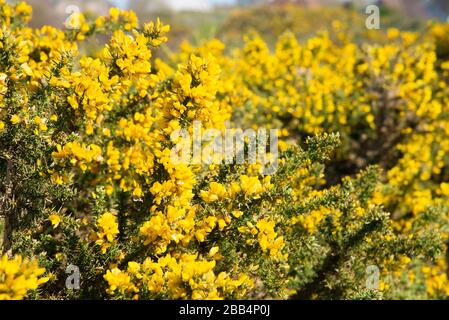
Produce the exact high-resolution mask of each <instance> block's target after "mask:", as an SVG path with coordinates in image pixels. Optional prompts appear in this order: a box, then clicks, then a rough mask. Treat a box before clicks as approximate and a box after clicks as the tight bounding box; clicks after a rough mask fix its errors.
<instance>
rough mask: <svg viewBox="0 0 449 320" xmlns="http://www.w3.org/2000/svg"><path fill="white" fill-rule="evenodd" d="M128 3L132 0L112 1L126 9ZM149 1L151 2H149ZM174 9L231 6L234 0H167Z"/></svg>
mask: <svg viewBox="0 0 449 320" xmlns="http://www.w3.org/2000/svg"><path fill="white" fill-rule="evenodd" d="M128 1H132V0H112V2H113V3H115V4H116V5H117V6H119V7H123V8H124V7H126V5H127V3H128ZM149 1H151V0H149ZM168 2H170V3H171V5H172V7H173V8H174V9H178V10H179V9H186V8H187V9H192V8H198V9H201V8H205V7H206V8H207V7H210V6H213V5H215V4H233V3H235V2H236V0H168Z"/></svg>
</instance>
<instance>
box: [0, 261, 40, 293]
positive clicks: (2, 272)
mask: <svg viewBox="0 0 449 320" xmlns="http://www.w3.org/2000/svg"><path fill="white" fill-rule="evenodd" d="M44 273H45V269H44V268H39V266H38V264H37V262H36V261H29V260H27V259H22V257H21V256H15V257H14V258H12V259H8V257H7V256H6V255H4V256H3V257H2V258H1V259H0V300H20V299H23V298H24V297H25V296H26V294H27V293H28V291H29V290H36V289H37V288H38V287H39V286H40V285H41V284H44V283H46V282H47V281H48V280H49V279H48V277H42V275H43V274H44Z"/></svg>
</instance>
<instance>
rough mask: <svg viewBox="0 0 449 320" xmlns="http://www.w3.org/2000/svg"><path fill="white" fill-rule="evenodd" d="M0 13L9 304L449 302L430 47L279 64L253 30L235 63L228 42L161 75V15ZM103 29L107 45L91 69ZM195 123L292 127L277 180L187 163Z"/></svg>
mask: <svg viewBox="0 0 449 320" xmlns="http://www.w3.org/2000/svg"><path fill="white" fill-rule="evenodd" d="M0 3H1V6H0V20H1V24H2V29H1V32H0V68H1V69H0V81H1V82H0V93H1V95H0V97H1V98H0V99H1V100H0V172H1V174H0V190H1V199H0V200H1V207H0V209H1V214H2V216H3V217H4V241H3V249H4V252H5V255H4V256H3V258H2V260H1V262H0V297H1V298H2V299H18V298H22V297H27V298H30V299H60V298H74V299H77V298H80V299H110V298H112V299H231V298H232V299H256V298H259V299H260V298H267V299H268V298H277V299H286V298H298V299H378V298H421V297H436V298H439V297H445V296H446V295H447V294H448V293H449V285H448V283H447V281H448V280H447V278H446V273H445V262H444V260H443V259H442V258H441V257H442V256H443V255H442V254H443V251H444V249H445V247H444V241H446V229H447V228H446V225H447V224H446V221H447V197H448V196H449V184H447V183H446V182H445V181H448V177H447V176H446V175H447V173H446V155H445V153H446V152H445V150H446V148H448V146H447V143H446V140H447V139H446V138H445V134H446V130H445V128H446V127H447V126H446V123H445V121H447V118H446V116H445V110H444V106H445V105H446V102H447V101H446V100H445V99H446V94H445V93H446V90H447V89H446V84H445V83H446V82H445V80H446V79H447V74H445V73H444V72H443V71H442V70H443V69H444V63H440V62H439V61H440V60H437V55H436V53H435V50H436V49H435V46H434V44H433V42H432V40H426V41H425V42H420V41H418V40H417V39H416V37H415V36H414V35H413V34H409V33H399V32H397V34H396V33H395V32H394V31H392V32H391V34H390V36H391V37H392V38H394V39H393V40H394V41H396V42H395V43H394V45H393V44H391V45H384V46H376V45H356V44H353V43H351V42H349V41H347V42H344V43H343V44H342V43H340V42H339V43H334V42H333V41H331V40H329V39H328V38H326V37H325V36H320V37H316V38H313V39H310V40H308V42H307V43H305V44H300V43H298V42H297V40H296V39H295V37H294V36H293V35H292V34H286V35H284V36H283V37H282V38H281V39H280V40H279V43H278V45H277V46H276V51H275V52H274V53H273V52H271V51H270V50H269V49H268V46H267V45H266V44H265V43H264V41H263V40H262V39H261V38H260V37H258V36H257V35H254V34H253V35H250V36H248V38H247V40H246V44H245V46H244V47H243V48H242V49H241V50H236V51H235V52H234V53H233V54H229V55H227V54H224V51H223V49H224V45H223V44H221V43H220V42H219V41H216V40H215V41H212V42H210V43H208V44H205V45H204V46H200V47H197V48H194V47H190V46H189V45H184V46H183V48H182V50H181V51H180V53H179V54H176V55H174V56H173V57H169V58H167V59H166V60H165V61H163V60H161V59H160V58H154V57H155V53H156V52H157V50H159V49H158V48H159V47H160V46H161V45H163V44H164V43H165V42H166V41H167V40H168V38H167V32H168V31H169V27H168V26H165V25H163V24H162V23H161V22H160V21H159V20H157V21H156V22H151V23H147V24H144V25H143V26H142V25H139V23H138V21H137V18H136V16H135V14H134V13H132V12H128V11H123V10H118V9H111V11H110V13H109V16H107V17H99V18H97V19H95V20H94V21H90V20H89V19H87V18H85V17H84V16H82V15H79V16H76V17H74V20H73V21H72V22H73V24H74V26H75V28H69V29H67V30H58V29H55V28H53V27H43V28H41V29H31V28H28V27H27V25H26V23H27V22H28V21H29V19H30V15H31V8H30V7H29V6H27V5H26V4H24V3H19V4H16V5H9V4H6V3H5V2H0ZM97 34H106V35H108V36H109V40H108V43H107V44H106V45H105V46H104V47H103V48H101V49H100V50H98V53H97V54H95V55H94V56H86V55H82V54H81V53H80V52H79V49H78V47H79V45H80V44H81V43H82V41H84V40H85V39H88V38H89V37H91V36H95V35H97ZM430 39H432V38H430ZM393 40H392V41H393ZM197 122H200V123H201V124H202V126H203V128H204V129H216V130H224V129H226V128H229V127H237V128H244V129H246V128H260V127H266V128H279V129H281V130H280V131H281V141H280V142H279V149H280V153H279V154H278V155H277V157H278V163H279V165H278V170H277V171H276V172H274V173H272V174H271V175H264V170H263V169H264V163H261V162H257V163H252V162H250V161H249V159H247V160H246V162H245V163H237V162H236V163H235V164H226V163H225V162H224V161H220V162H218V163H212V164H211V163H209V162H207V161H203V162H199V163H200V164H198V163H196V162H195V163H178V162H175V161H173V158H172V157H171V155H172V150H173V148H174V147H175V146H176V144H177V140H176V139H174V138H173V137H174V136H175V135H176V134H175V133H176V132H178V130H180V129H184V130H185V131H187V132H189V133H193V130H194V123H197ZM247 143H248V145H246V146H245V148H249V144H250V141H247ZM264 152H265V150H264ZM269 156H271V157H272V156H275V155H273V154H270V155H269ZM221 160H223V159H221ZM326 165H328V167H326ZM22 257H25V258H22ZM22 259H23V260H22ZM69 265H72V266H76V267H78V268H79V271H80V276H81V278H80V288H79V290H72V289H67V288H66V279H67V276H68V275H67V274H66V270H67V267H68V266H69ZM38 266H39V267H38ZM44 270H45V271H44ZM370 270H374V271H376V270H378V271H379V280H380V281H379V283H377V281H376V278H374V281H371V280H373V279H372V278H370V275H371V271H370ZM374 273H376V272H374ZM371 282H373V283H371Z"/></svg>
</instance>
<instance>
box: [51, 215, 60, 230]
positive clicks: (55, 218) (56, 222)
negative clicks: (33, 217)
mask: <svg viewBox="0 0 449 320" xmlns="http://www.w3.org/2000/svg"><path fill="white" fill-rule="evenodd" d="M48 220H49V221H50V222H51V224H52V226H53V229H56V228H57V227H58V226H59V224H60V223H61V217H60V216H59V215H57V214H52V215H50V216H49V217H48Z"/></svg>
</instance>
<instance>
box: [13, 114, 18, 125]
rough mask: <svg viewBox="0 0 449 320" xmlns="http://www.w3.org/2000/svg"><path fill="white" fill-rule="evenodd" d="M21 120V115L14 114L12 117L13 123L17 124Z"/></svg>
mask: <svg viewBox="0 0 449 320" xmlns="http://www.w3.org/2000/svg"><path fill="white" fill-rule="evenodd" d="M19 122H20V117H19V116H18V115H16V114H14V115H13V116H12V117H11V123H12V124H14V125H16V124H18V123H19Z"/></svg>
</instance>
